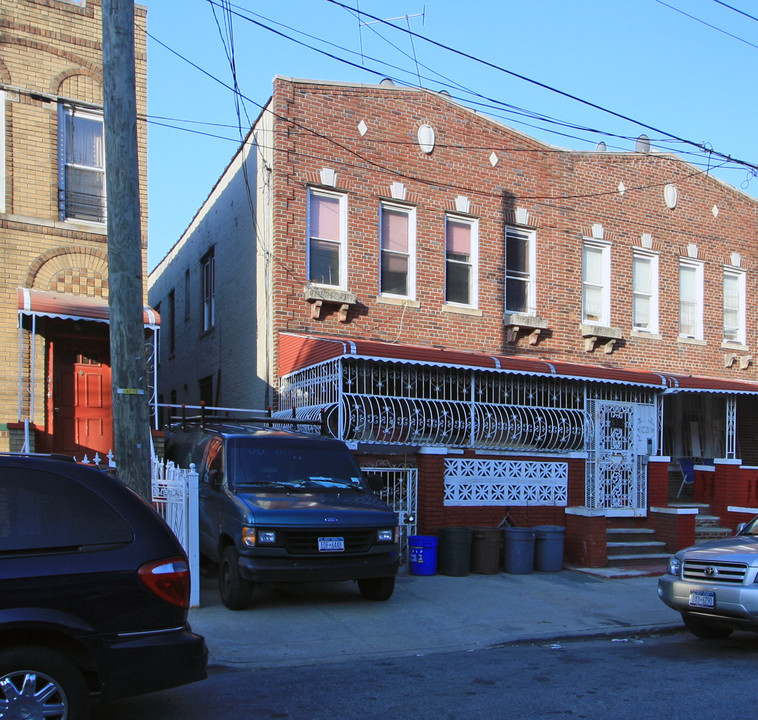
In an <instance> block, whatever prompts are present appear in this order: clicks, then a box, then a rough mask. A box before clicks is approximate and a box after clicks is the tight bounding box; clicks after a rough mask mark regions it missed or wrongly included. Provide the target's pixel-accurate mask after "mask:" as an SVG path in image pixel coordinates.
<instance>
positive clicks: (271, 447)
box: [229, 438, 365, 488]
mask: <svg viewBox="0 0 758 720" xmlns="http://www.w3.org/2000/svg"><path fill="white" fill-rule="evenodd" d="M229 465H230V467H233V468H234V469H233V474H232V475H231V477H230V480H233V482H234V485H235V487H237V488H239V487H244V486H245V485H261V484H263V485H267V484H276V485H282V484H284V485H292V486H301V487H312V486H314V485H317V486H318V485H322V486H328V487H334V486H348V487H361V488H365V486H364V483H363V479H362V476H361V472H360V470H359V469H358V466H357V465H356V464H355V461H354V460H353V457H352V455H350V453H349V452H348V450H347V449H346V448H344V447H341V446H339V445H336V444H335V445H327V444H322V443H319V442H313V443H309V442H299V441H293V442H291V443H290V442H267V441H266V440H264V439H260V440H259V439H255V438H250V439H248V438H238V439H236V440H235V441H233V442H231V441H230V448H229ZM230 472H232V471H230Z"/></svg>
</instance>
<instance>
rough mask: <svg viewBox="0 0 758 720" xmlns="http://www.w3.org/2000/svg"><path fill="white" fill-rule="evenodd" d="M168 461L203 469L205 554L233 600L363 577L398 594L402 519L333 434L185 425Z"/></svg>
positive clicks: (369, 585) (367, 585)
mask: <svg viewBox="0 0 758 720" xmlns="http://www.w3.org/2000/svg"><path fill="white" fill-rule="evenodd" d="M165 458H166V460H171V461H173V462H174V463H175V464H176V465H177V466H179V467H189V464H190V463H194V464H195V467H196V469H197V471H198V474H199V488H200V489H199V493H200V502H199V507H200V511H199V514H200V552H201V554H202V555H203V556H204V557H205V558H208V559H210V560H212V561H214V562H215V563H218V566H219V591H220V594H221V599H222V601H223V602H224V604H225V605H226V606H227V607H228V608H230V609H232V610H238V609H241V608H244V607H247V606H248V605H250V603H251V602H252V600H253V597H254V591H255V588H256V586H258V585H260V584H262V583H278V582H311V581H336V580H354V581H356V582H357V584H358V588H359V590H360V593H361V595H363V596H364V597H366V598H369V599H372V600H388V599H389V598H390V596H391V595H392V592H393V590H394V587H395V576H396V574H397V570H398V565H399V534H398V521H397V516H396V515H395V513H394V512H393V510H392V509H391V508H390V507H389V506H388V505H387V504H385V503H384V502H382V501H381V500H380V499H379V498H378V497H377V496H376V495H374V493H373V492H372V490H371V488H370V487H369V486H368V484H367V482H366V480H365V479H364V478H363V476H362V475H361V471H360V469H359V468H358V466H357V464H356V462H355V460H354V458H353V456H352V455H351V453H350V451H349V450H348V448H347V446H346V445H345V444H344V443H343V442H340V441H339V440H334V439H332V438H328V437H322V436H317V435H310V434H307V433H297V432H291V431H288V430H279V429H273V428H268V427H257V426H254V425H245V424H239V425H232V424H220V423H203V425H202V426H201V425H199V424H198V425H193V424H191V423H184V424H182V425H178V426H176V427H172V428H170V429H169V430H168V432H167V435H166V447H165Z"/></svg>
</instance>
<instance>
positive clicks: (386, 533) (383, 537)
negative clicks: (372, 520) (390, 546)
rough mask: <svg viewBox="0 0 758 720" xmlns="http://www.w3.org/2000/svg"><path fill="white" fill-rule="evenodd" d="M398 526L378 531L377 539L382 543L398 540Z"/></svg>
mask: <svg viewBox="0 0 758 720" xmlns="http://www.w3.org/2000/svg"><path fill="white" fill-rule="evenodd" d="M396 530H397V528H386V529H382V530H377V531H376V541H377V542H380V543H391V542H397V541H396V540H395V534H396Z"/></svg>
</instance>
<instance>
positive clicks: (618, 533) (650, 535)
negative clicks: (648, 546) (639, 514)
mask: <svg viewBox="0 0 758 720" xmlns="http://www.w3.org/2000/svg"><path fill="white" fill-rule="evenodd" d="M605 537H606V541H607V542H609V543H611V542H615V543H619V542H624V543H625V542H632V543H634V542H646V541H648V540H654V539H655V530H651V529H650V528H608V529H607V530H606V531H605Z"/></svg>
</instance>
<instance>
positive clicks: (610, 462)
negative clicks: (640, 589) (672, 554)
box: [150, 78, 758, 564]
mask: <svg viewBox="0 0 758 720" xmlns="http://www.w3.org/2000/svg"><path fill="white" fill-rule="evenodd" d="M645 150H646V148H645V147H644V143H640V147H639V151H636V152H628V153H622V152H604V151H602V152H601V151H597V152H576V151H567V150H562V149H559V148H556V147H552V146H549V145H545V144H543V143H541V142H538V141H537V140H535V139H533V138H530V137H528V136H525V135H523V134H521V133H519V132H517V131H515V130H513V129H511V128H509V127H506V126H504V125H502V124H499V123H497V122H494V121H492V120H491V119H488V118H485V117H483V116H482V115H480V114H478V113H476V112H474V111H472V110H469V109H467V108H465V107H462V106H461V105H459V104H457V103H455V102H454V101H452V100H451V99H450V98H449V97H447V96H445V95H444V94H437V93H434V92H430V91H425V90H418V89H410V88H400V87H395V86H392V85H391V84H390V85H387V84H382V85H379V86H368V85H350V84H341V83H325V82H315V81H302V80H291V79H285V78H277V79H276V80H275V81H274V92H273V95H272V98H271V100H270V101H269V103H268V105H267V106H266V108H265V109H264V110H263V112H262V113H261V115H260V117H259V119H258V120H257V121H256V123H255V125H254V126H253V128H252V129H251V132H250V134H249V136H248V138H247V140H246V142H245V143H244V144H243V145H242V146H241V148H240V150H239V151H238V153H237V154H236V155H235V157H234V159H233V160H232V162H231V164H230V165H229V166H228V168H227V170H226V171H225V173H224V174H223V175H222V177H221V179H220V180H219V181H218V183H217V184H216V186H215V187H214V188H213V190H212V192H211V194H210V195H209V197H208V199H207V201H206V202H205V203H204V205H203V206H202V207H201V208H200V210H199V211H198V213H197V215H196V216H195V218H194V219H193V221H192V223H191V224H190V226H189V228H188V229H187V231H186V232H185V234H184V235H183V237H182V238H181V239H180V240H179V241H178V243H177V244H176V245H175V246H174V248H173V249H172V250H171V251H170V252H169V253H168V255H167V256H166V257H165V258H164V259H163V261H162V262H161V263H160V264H159V265H158V267H157V268H156V269H155V270H154V271H153V273H151V276H150V301H151V303H153V304H157V303H160V309H161V312H162V316H163V317H164V332H163V334H162V340H161V352H160V356H159V357H160V365H159V392H160V395H161V396H162V399H163V401H164V402H166V403H169V402H170V403H172V404H176V403H188V404H197V403H198V402H199V401H200V400H203V401H205V403H206V404H208V405H212V406H216V407H221V408H234V407H236V408H240V407H263V406H268V405H272V406H274V407H275V408H277V409H278V410H279V411H280V412H282V413H291V412H292V409H293V408H294V411H295V412H296V413H297V414H298V415H299V416H302V417H318V416H319V415H320V414H321V413H322V412H325V413H326V415H327V420H328V423H329V427H330V429H331V431H332V432H333V434H335V435H336V436H338V437H340V438H342V439H344V440H346V441H347V442H348V443H350V444H351V446H352V447H353V448H354V450H355V452H356V454H357V456H358V458H359V460H360V461H361V464H362V465H363V466H364V468H366V469H367V470H368V471H369V472H375V473H380V474H382V475H383V476H384V477H385V480H386V482H387V493H388V495H389V496H391V497H392V498H393V499H394V500H395V504H396V507H397V508H398V509H399V511H400V512H401V520H403V521H404V522H405V524H406V525H407V526H408V529H409V531H421V532H434V531H436V529H437V528H439V527H441V526H446V525H461V524H463V525H493V524H498V523H500V522H501V521H502V520H503V519H504V517H505V516H506V515H507V516H508V517H509V518H510V519H511V520H512V521H514V522H516V524H519V525H522V524H529V525H539V524H556V525H565V526H566V527H567V528H568V536H567V548H568V553H569V556H572V557H573V559H574V560H575V561H577V562H589V563H591V564H603V563H604V561H605V557H604V555H603V553H604V551H605V549H604V547H603V548H596V547H595V545H597V544H599V541H598V543H594V541H593V542H587V537H590V536H592V537H593V538H595V539H597V538H601V537H602V539H603V542H604V539H605V531H606V527H607V526H609V525H612V524H614V523H615V524H619V523H626V524H631V525H636V526H648V527H654V528H657V529H658V530H659V533H660V534H662V535H663V536H664V539H665V542H667V544H668V545H669V546H674V545H676V544H678V543H679V542H681V538H682V537H689V535H690V534H691V533H690V528H689V525H688V523H690V522H691V521H692V522H694V521H693V520H692V515H691V513H690V514H687V513H685V514H684V516H683V517H679V516H678V515H677V513H678V511H677V510H675V509H672V508H671V507H670V502H669V500H670V499H671V497H670V495H676V494H677V490H678V488H679V485H680V482H678V480H681V477H682V476H681V475H680V474H679V473H678V469H677V468H678V464H677V463H678V460H679V459H689V460H692V461H695V462H697V463H704V464H705V466H706V467H707V468H708V469H709V472H712V473H716V474H717V475H718V474H719V473H721V472H725V473H726V472H728V473H734V472H735V468H740V469H741V468H743V467H744V468H745V469H747V466H749V465H751V464H752V463H754V462H755V460H756V453H755V450H754V448H753V446H752V437H753V431H754V429H755V421H754V419H753V418H755V416H756V410H758V406H757V405H756V394H758V378H757V377H756V366H755V362H754V360H753V352H754V349H755V348H756V346H757V345H756V344H757V343H758V328H757V327H756V322H755V318H756V314H757V313H756V311H757V310H758V307H757V306H756V301H755V298H756V297H757V296H758V295H757V294H756V289H757V288H756V286H757V285H758V275H757V264H756V261H757V260H758V242H757V241H758V225H757V223H756V220H758V202H756V200H755V199H754V198H752V197H750V196H748V195H746V194H745V193H743V192H740V191H738V190H736V189H735V188H733V187H730V186H728V185H726V184H724V183H722V182H720V181H719V180H717V179H715V178H713V177H711V176H709V175H707V174H706V173H704V172H702V171H701V170H699V169H698V168H696V167H693V166H692V165H690V164H688V163H686V162H684V161H682V160H681V159H680V158H678V157H676V156H673V155H669V154H662V153H657V152H649V151H645ZM670 470H671V471H672V472H674V471H675V474H673V475H671V480H670V479H669V478H670V475H669V472H670ZM688 479H689V478H688ZM396 481H397V482H396ZM756 481H758V479H756ZM750 482H754V481H753V480H750ZM670 483H671V487H672V489H673V490H670V488H669V484H670ZM746 497H747V496H746ZM725 502H726V501H725ZM743 504H744V503H743ZM728 505H729V503H728V502H726V504H725V505H724V511H725V513H726V512H727V508H728ZM672 518H673V519H672ZM683 523H684V525H685V527H684V530H683V529H682V527H683ZM577 538H580V539H581V541H580V540H578V539H577ZM669 549H673V548H672V547H669Z"/></svg>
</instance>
